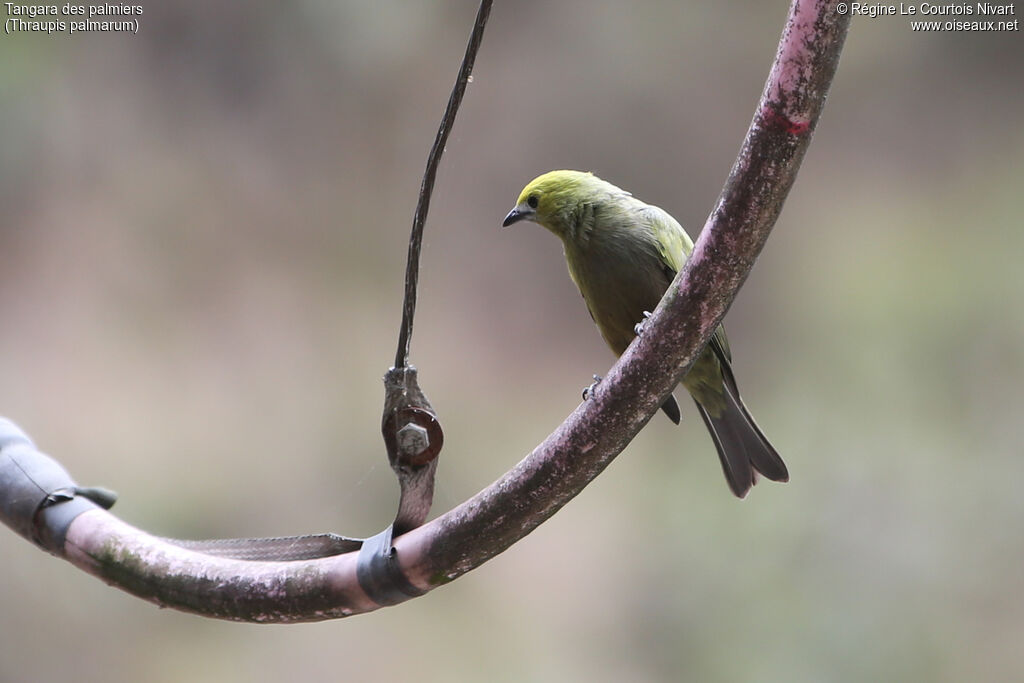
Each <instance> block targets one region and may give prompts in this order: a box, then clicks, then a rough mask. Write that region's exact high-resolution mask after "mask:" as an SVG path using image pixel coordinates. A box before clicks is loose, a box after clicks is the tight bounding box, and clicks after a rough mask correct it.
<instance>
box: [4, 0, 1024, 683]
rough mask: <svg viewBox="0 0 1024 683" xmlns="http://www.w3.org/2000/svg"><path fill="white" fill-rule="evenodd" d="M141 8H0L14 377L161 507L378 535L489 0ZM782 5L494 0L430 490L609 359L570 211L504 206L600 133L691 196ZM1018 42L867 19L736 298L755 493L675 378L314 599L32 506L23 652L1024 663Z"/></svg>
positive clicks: (38, 425)
mask: <svg viewBox="0 0 1024 683" xmlns="http://www.w3.org/2000/svg"><path fill="white" fill-rule="evenodd" d="M143 7H144V10H145V13H144V15H143V16H142V17H141V19H140V20H141V27H142V28H141V32H140V33H139V34H138V35H137V36H131V35H126V34H101V33H97V34H90V35H81V36H78V35H76V36H75V37H74V38H68V37H66V36H53V37H47V36H45V35H25V34H22V35H15V36H8V35H3V36H0V125H2V131H0V135H2V141H3V143H2V144H0V207H2V213H0V319H2V321H3V323H2V329H3V333H2V334H0V378H2V380H0V414H2V415H5V416H7V417H10V418H12V419H14V420H15V421H16V422H18V424H20V425H21V426H22V427H23V428H24V429H25V430H27V431H28V433H29V434H30V435H31V436H32V437H33V438H34V439H35V440H36V442H37V443H38V445H39V446H40V447H41V448H42V449H43V450H44V451H46V452H48V453H50V454H52V455H54V456H55V457H57V458H58V459H59V460H60V461H61V462H62V463H64V464H65V465H66V466H67V467H68V469H69V470H70V471H71V473H72V474H73V475H74V476H75V478H76V479H77V480H78V481H80V482H82V483H83V484H102V485H106V486H109V487H111V488H114V489H116V490H117V491H119V492H120V493H121V500H120V502H119V503H118V505H117V507H116V508H115V512H116V513H117V514H118V515H120V516H121V517H122V518H123V519H125V520H127V521H129V522H130V523H132V524H135V525H137V526H140V527H142V528H145V529H147V530H149V531H152V532H154V533H158V534H163V535H173V536H182V537H218V536H248V535H268V534H293V533H304V532H314V531H325V530H333V531H338V532H341V533H347V534H354V535H368V534H371V533H373V532H375V531H377V530H379V529H380V528H381V527H383V526H384V525H385V524H386V523H387V522H388V521H389V519H390V517H391V515H393V512H394V507H395V503H396V499H397V490H396V489H397V487H396V485H395V483H394V479H393V476H392V475H391V473H390V470H389V469H388V467H387V466H386V464H385V459H384V453H383V448H382V445H381V440H380V436H379V419H380V417H379V416H380V409H381V400H382V394H383V392H382V385H381V382H380V378H381V376H382V375H383V373H384V371H385V370H386V369H387V367H388V366H389V365H390V363H391V361H392V359H393V353H394V351H393V349H394V344H395V337H396V333H397V329H398V322H399V318H400V297H401V289H402V275H403V272H404V264H405V249H406V242H407V239H408V231H409V225H410V222H411V217H412V213H413V208H414V205H415V199H416V192H417V189H418V186H419V182H420V176H421V173H422V170H423V164H424V162H425V159H426V154H427V150H428V148H429V144H430V142H431V141H432V139H433V136H434V132H435V130H436V126H437V123H438V119H439V117H440V114H441V112H442V110H443V107H444V104H445V101H446V99H447V97H448V92H449V88H450V86H451V82H452V80H453V79H454V76H455V72H456V70H457V68H458V62H459V59H460V58H461V55H462V52H463V49H464V46H465V41H466V38H467V36H468V33H469V28H470V25H471V22H472V18H473V15H474V13H475V11H476V4H475V2H472V1H467V0H458V1H456V0H429V1H426V0H424V1H421V2H416V3H409V2H398V1H397V0H386V1H377V2H372V3H371V2H358V3H357V2H327V1H324V0H319V1H317V0H308V1H297V2H294V3H290V4H288V5H287V7H282V6H281V5H280V4H278V3H271V2H263V1H259V2H256V1H253V2H248V3H236V2H225V1H224V0H212V1H206V2H200V1H198V0H192V1H186V0H161V2H158V3H157V2H153V3H145V4H144V5H143ZM786 10H787V7H786V4H785V3H784V2H775V3H762V4H756V5H755V4H754V3H745V2H719V3H711V2H708V3H681V4H677V3H674V2H667V1H665V2H655V1H646V0H638V1H637V2H631V3H621V2H612V1H611V0H601V1H595V0H560V1H558V2H538V1H535V0H518V1H517V2H514V3H512V2H498V3H496V6H495V8H494V11H493V15H492V18H491V23H490V25H489V28H488V34H487V36H486V38H485V40H484V45H483V49H482V52H481V54H480V56H479V59H478V61H477V69H476V74H475V79H474V82H473V83H472V85H471V86H470V88H469V91H468V94H467V97H466V101H465V104H464V107H463V109H462V112H461V114H460V118H459V120H458V121H457V124H456V127H455V131H454V134H453V136H452V139H451V141H450V143H449V144H448V150H447V154H446V156H445V158H444V162H443V164H442V167H441V172H440V177H439V180H438V184H437V188H436V192H435V195H434V201H433V205H432V211H431V215H430V220H429V222H428V225H427V229H426V243H425V248H424V252H423V273H422V281H421V290H420V309H419V312H418V318H417V328H416V335H415V338H414V339H413V360H414V362H415V363H416V364H417V365H418V366H419V368H420V373H421V381H422V383H423V386H424V388H425V389H426V391H427V393H428V395H429V396H430V398H431V400H432V402H433V404H434V406H435V407H436V408H437V409H438V411H439V412H440V415H441V418H442V421H443V423H444V425H445V428H446V434H447V439H446V444H445V451H444V454H443V456H442V461H441V466H440V470H439V486H438V494H437V498H436V501H435V512H439V511H443V510H447V509H449V508H451V507H453V506H454V505H456V504H458V503H459V502H461V501H462V500H464V499H465V498H467V497H468V496H470V495H472V494H473V493H475V492H476V491H478V490H479V489H480V488H482V487H483V486H485V485H486V484H488V483H490V482H491V481H493V480H494V479H495V478H497V477H498V476H500V475H501V474H502V473H503V472H505V471H506V470H507V469H509V468H510V467H511V466H512V465H513V464H514V463H515V462H516V461H518V460H519V459H520V458H521V457H522V456H524V455H525V454H526V453H527V452H529V450H530V449H531V448H532V447H533V446H534V445H536V444H537V443H538V442H540V441H541V440H542V439H543V438H544V437H545V436H546V435H547V434H548V433H549V432H550V431H551V430H552V429H553V428H554V427H555V426H556V425H557V424H558V423H559V422H561V420H562V419H563V418H564V416H565V415H567V414H568V413H569V412H570V411H571V410H572V409H573V408H574V407H575V406H576V405H577V403H578V401H579V392H580V389H581V388H582V387H583V386H585V385H586V384H588V383H589V381H590V376H591V374H593V373H595V372H596V373H603V372H604V370H605V369H606V368H607V367H608V366H609V365H610V364H611V362H612V358H611V356H610V354H609V353H608V352H607V350H606V349H605V348H604V345H603V343H602V342H601V340H600V338H599V337H598V335H597V333H596V331H595V330H594V329H593V326H592V323H591V321H590V319H589V317H588V316H587V313H586V311H585V309H584V307H583V305H582V303H581V302H580V299H579V295H578V293H577V292H576V291H575V288H574V287H573V285H572V284H571V282H570V281H569V278H568V277H567V274H566V272H565V266H564V263H563V261H562V255H561V253H560V252H561V250H560V248H559V245H558V243H557V241H556V240H555V239H554V238H553V237H552V236H551V235H549V234H547V233H546V232H545V231H543V230H542V229H540V228H537V227H536V226H533V225H523V226H520V227H517V228H516V229H508V230H501V229H499V227H498V226H499V224H500V221H501V218H502V217H503V216H504V214H505V212H506V211H507V210H508V209H509V208H510V207H511V205H512V204H513V203H514V200H515V198H516V195H517V194H518V192H519V190H520V188H521V187H522V186H523V184H524V183H525V182H526V181H528V180H529V179H530V178H532V177H533V176H535V175H537V174H538V173H540V172H542V171H545V170H548V169H551V168H558V167H568V168H581V169H590V170H594V171H595V172H597V173H598V174H599V175H601V176H603V177H605V178H607V179H609V180H611V181H612V182H614V183H616V184H619V185H621V186H623V187H625V188H627V189H629V190H631V191H633V193H634V194H636V195H638V196H639V197H641V198H642V199H645V200H647V201H650V202H652V203H656V204H659V205H661V206H663V207H664V208H666V209H667V210H669V211H670V212H671V213H673V214H674V215H675V216H676V217H677V218H678V219H679V220H680V221H681V222H682V223H683V224H684V225H687V226H690V227H691V228H692V229H693V232H696V231H697V230H698V229H699V227H700V226H701V225H703V222H704V219H705V217H706V216H707V214H708V212H709V210H710V208H711V207H712V205H713V203H714V201H715V199H716V197H717V194H718V191H719V189H720V187H721V184H722V182H723V180H724V179H725V176H726V174H727V172H728V170H729V167H730V165H731V164H732V161H733V159H734V157H735V154H736V151H737V150H738V147H739V143H740V140H741V139H742V136H743V134H744V132H745V130H746V127H747V125H748V123H749V121H750V118H751V115H752V113H753V110H754V105H755V104H756V102H757V98H758V96H759V95H760V91H761V88H762V85H763V83H764V79H765V77H766V75H767V72H768V67H769V65H770V62H771V59H772V57H773V55H774V51H775V47H776V44H777V41H778V37H779V32H780V30H781V27H782V24H783V20H784V18H785V15H786ZM2 11H3V8H2V6H0V12H2ZM4 18H5V19H6V17H4ZM1022 72H1024V43H1022V39H1021V34H1020V33H1019V32H1016V33H1002V34H994V33H933V34H920V33H914V32H912V31H911V30H910V27H909V22H908V20H906V19H905V18H899V17H883V18H877V19H869V18H866V17H859V18H857V19H856V20H855V21H854V23H853V28H852V30H851V32H850V35H849V38H848V40H847V43H846V49H845V52H844V55H843V59H842V62H841V64H840V68H839V72H838V76H837V78H836V81H835V83H834V85H833V88H832V91H831V94H830V96H829V101H828V106H827V107H826V110H825V114H824V117H823V119H822V120H821V123H820V125H819V127H818V129H817V133H816V135H815V139H814V142H813V144H812V145H811V148H810V151H809V153H808V155H807V158H806V161H805V163H804V166H803V170H802V173H801V175H800V177H799V179H798V180H797V183H796V186H795V188H794V189H793V191H792V193H791V195H790V198H789V201H788V203H787V205H786V207H785V210H784V212H783V214H782V217H781V219H780V221H779V223H778V226H777V228H776V231H775V233H774V234H773V236H772V238H771V240H770V241H769V243H768V245H767V247H766V248H765V250H764V252H763V254H762V256H761V259H760V261H759V262H758V264H757V267H756V268H755V270H754V272H753V274H752V275H751V277H750V279H749V280H748V282H747V285H746V287H745V288H744V289H743V290H742V291H741V292H740V295H739V298H738V299H737V301H736V303H735V305H734V306H733V309H732V311H731V312H730V314H729V317H728V326H729V330H730V335H731V337H732V345H733V350H734V353H735V355H736V371H737V374H738V376H739V379H740V384H741V386H742V388H743V389H744V396H745V398H746V401H747V403H748V405H749V406H750V407H751V409H752V411H753V413H754V414H755V415H756V416H757V418H758V421H759V422H760V424H761V426H762V427H763V428H764V429H765V431H766V432H767V433H768V435H769V436H770V437H771V439H772V440H773V442H774V443H775V444H776V446H777V447H778V449H779V450H780V451H781V452H782V454H783V456H784V457H785V459H786V462H787V463H788V464H789V467H790V471H791V472H792V477H793V481H792V482H791V483H790V484H788V485H785V486H779V485H773V484H770V483H764V484H762V485H760V486H758V487H757V488H756V489H755V490H754V491H753V493H752V495H751V496H750V497H749V498H748V500H746V501H744V502H742V503H740V502H737V501H736V500H735V499H733V497H732V496H731V495H730V494H729V492H728V489H727V488H726V485H725V483H724V481H723V479H722V475H721V472H720V468H719V465H718V462H717V459H716V457H715V454H714V450H713V447H712V444H711V441H710V439H709V438H708V437H707V434H706V433H705V430H704V427H703V425H702V424H701V421H700V420H699V419H698V417H697V415H696V413H695V412H694V411H692V410H687V411H686V413H685V418H684V424H683V426H682V428H673V427H672V425H671V424H670V423H669V422H668V421H667V420H664V419H661V418H656V419H655V420H654V421H652V423H651V424H650V425H649V427H648V428H647V429H645V430H644V431H643V432H642V433H641V434H640V436H639V437H638V438H637V439H636V440H635V441H634V442H633V444H631V445H630V447H629V448H628V449H627V450H626V451H625V453H624V454H623V455H622V456H621V457H620V458H619V459H618V460H617V461H616V462H615V463H614V464H613V465H612V466H611V467H610V468H609V469H608V471H606V472H605V473H604V474H603V475H602V476H601V477H599V478H598V480H597V481H596V482H594V484H593V485H591V486H590V487H589V488H587V489H586V490H585V491H584V492H583V494H581V495H580V496H579V497H578V498H577V499H576V500H574V501H573V502H572V503H571V504H570V505H569V506H568V507H567V508H565V509H564V510H563V511H562V512H560V513H559V514H557V515H556V516H555V517H554V518H553V519H551V520H550V521H549V522H548V523H546V524H544V525H543V526H542V527H541V528H540V529H538V530H537V531H536V532H535V533H534V534H532V535H531V536H529V537H528V538H527V539H525V540H524V541H522V542H521V543H519V544H517V545H515V546H514V547H513V548H511V549H510V550H509V551H507V552H506V553H504V554H503V555H501V556H499V557H498V558H496V559H495V560H493V561H492V562H490V563H489V564H487V565H485V566H484V567H482V568H481V569H479V570H478V571H475V572H473V573H471V574H469V575H467V576H465V577H463V578H461V579H460V580H458V581H456V582H455V583H453V584H451V585H449V586H446V587H444V588H442V589H439V590H437V591H435V592H433V593H431V594H430V595H428V596H426V597H423V598H420V599H418V600H415V601H412V602H411V603H408V604H406V605H403V606H400V607H396V608H389V609H385V610H381V611H379V612H376V613H373V614H369V615H364V616H359V617H355V618H352V619H346V620H340V621H335V622H328V623H320V624H308V625H298V626H287V627H282V626H277V627H268V626H254V625H244V624H243V625H240V624H230V623H221V622H216V621H211V620H206V619H202V618H199V617H195V616H191V615H187V614H181V613H177V612H173V611H170V610H158V609H157V608H155V607H154V606H152V605H150V604H149V603H146V602H143V601H140V600H137V599H134V598H131V597H129V596H127V595H125V594H123V593H120V592H118V591H117V590H115V589H112V588H109V587H107V586H105V585H104V584H102V583H101V582H99V581H97V580H95V579H94V578H92V577H90V576H87V575H85V574H83V573H82V572H79V571H77V570H75V569H74V568H72V567H71V566H69V565H67V564H66V563H64V562H61V561H58V560H55V559H53V558H51V557H48V556H46V555H44V554H43V553H40V552H39V551H38V550H36V549H35V548H33V547H32V546H31V545H29V544H27V543H26V542H25V541H23V540H21V539H20V538H18V537H17V536H15V535H14V534H12V533H9V532H8V531H6V530H4V531H2V532H0V554H2V557H3V558H4V565H3V566H4V571H3V585H2V586H0V681H4V682H5V683H7V682H11V683H20V682H22V681H40V680H58V679H63V678H67V677H72V676H74V677H76V678H77V679H78V680H85V681H101V680H102V681H109V682H112V683H119V682H121V681H139V680H146V681H156V682H158V683H159V682H165V681H166V682H172V681H186V680H187V681H193V682H197V683H204V682H207V681H209V682H218V683H223V682H228V683H230V682H233V681H278V680H307V679H309V680H313V679H316V678H318V677H319V676H321V675H323V674H325V673H326V672H330V671H332V670H338V671H341V670H344V671H345V672H347V673H346V674H345V676H346V678H348V679H351V680H425V681H451V680H465V681H472V680H483V679H486V680H497V681H521V680H536V681H561V680H579V679H584V678H585V679H587V680H594V681H618V680H627V679H628V680H636V681H663V680H699V681H736V680H757V681H808V682H810V681H864V680H929V681H964V680H1010V679H1015V678H1019V677H1020V676H1022V675H1024V671H1022V668H1024V667H1022V664H1021V658H1020V646H1021V643H1022V642H1024V596H1022V593H1024V579H1022V576H1024V572H1022V571H1021V568H1022V566H1024V496H1022V495H1021V493H1020V482H1021V481H1022V480H1024V458H1022V457H1021V456H1022V455H1024V446H1022V438H1021V434H1022V428H1021V426H1020V419H1021V416H1022V414H1024V393H1022V390H1021V383H1022V381H1024V268H1022V267H1021V266H1020V258H1021V255H1022V254H1024V233H1022V231H1021V220H1020V217H1019V215H1020V198H1021V189H1022V186H1024V132H1022V130H1021V123H1022V122H1024V90H1022V89H1021V87H1020V83H1021V77H1022ZM687 408H688V406H684V410H685V409H687Z"/></svg>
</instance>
